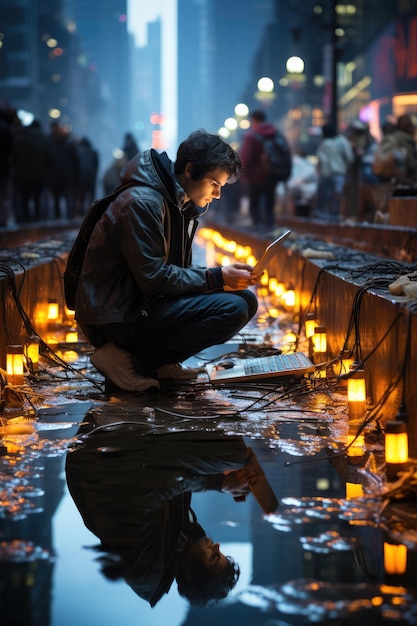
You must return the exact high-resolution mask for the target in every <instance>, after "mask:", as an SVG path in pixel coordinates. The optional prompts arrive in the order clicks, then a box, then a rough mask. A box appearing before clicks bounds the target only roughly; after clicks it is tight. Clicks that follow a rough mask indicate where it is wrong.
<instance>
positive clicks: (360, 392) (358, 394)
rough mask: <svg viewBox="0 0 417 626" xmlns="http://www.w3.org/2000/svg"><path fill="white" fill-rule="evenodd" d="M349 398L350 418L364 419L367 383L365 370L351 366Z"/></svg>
mask: <svg viewBox="0 0 417 626" xmlns="http://www.w3.org/2000/svg"><path fill="white" fill-rule="evenodd" d="M347 399H348V407H349V419H350V420H360V419H362V418H363V416H364V414H365V409H366V383H365V372H364V371H363V370H361V369H352V368H351V370H350V372H349V378H348V388H347Z"/></svg>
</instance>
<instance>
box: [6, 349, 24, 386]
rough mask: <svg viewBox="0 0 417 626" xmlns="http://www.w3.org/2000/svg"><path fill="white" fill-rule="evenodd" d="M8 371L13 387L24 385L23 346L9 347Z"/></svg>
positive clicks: (8, 377)
mask: <svg viewBox="0 0 417 626" xmlns="http://www.w3.org/2000/svg"><path fill="white" fill-rule="evenodd" d="M6 371H7V380H8V382H9V383H10V384H11V385H23V346H18V345H13V346H7V350H6Z"/></svg>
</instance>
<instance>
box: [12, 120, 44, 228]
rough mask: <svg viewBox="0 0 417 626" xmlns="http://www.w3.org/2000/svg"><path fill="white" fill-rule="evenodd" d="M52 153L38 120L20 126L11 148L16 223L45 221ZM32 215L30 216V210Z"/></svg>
mask: <svg viewBox="0 0 417 626" xmlns="http://www.w3.org/2000/svg"><path fill="white" fill-rule="evenodd" d="M50 167H51V152H50V149H49V142H48V138H47V136H46V134H45V133H44V132H43V130H42V126H41V123H40V122H39V120H36V119H35V120H33V122H32V123H31V124H29V126H21V127H20V129H19V130H18V131H17V132H16V135H15V138H14V146H13V182H14V187H15V191H16V221H17V222H29V221H30V220H31V219H33V221H39V220H41V219H45V218H46V215H47V196H46V189H47V182H48V171H49V168H50ZM32 205H33V212H32V214H31V206H32Z"/></svg>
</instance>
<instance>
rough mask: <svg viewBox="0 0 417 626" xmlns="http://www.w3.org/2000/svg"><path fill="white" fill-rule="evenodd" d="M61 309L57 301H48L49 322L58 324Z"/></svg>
mask: <svg viewBox="0 0 417 626" xmlns="http://www.w3.org/2000/svg"><path fill="white" fill-rule="evenodd" d="M58 313H59V307H58V302H57V301H56V300H52V299H50V300H48V322H56V321H57V320H58Z"/></svg>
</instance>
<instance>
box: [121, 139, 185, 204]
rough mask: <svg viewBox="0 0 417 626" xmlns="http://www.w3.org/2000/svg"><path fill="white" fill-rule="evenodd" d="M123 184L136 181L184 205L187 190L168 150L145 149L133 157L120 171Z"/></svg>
mask: <svg viewBox="0 0 417 626" xmlns="http://www.w3.org/2000/svg"><path fill="white" fill-rule="evenodd" d="M120 178H121V181H122V184H123V185H124V184H126V183H130V182H132V181H136V182H137V183H138V185H146V187H150V188H151V189H155V190H156V191H158V193H160V194H161V195H162V196H163V197H164V198H166V199H167V200H168V201H169V202H170V203H173V204H176V205H178V207H179V208H180V209H181V208H182V207H183V206H184V201H185V191H184V190H183V188H182V187H181V185H180V184H179V183H178V181H177V179H176V177H175V174H174V168H173V164H172V161H171V160H170V159H169V157H168V155H167V153H166V152H162V153H158V152H156V150H153V149H151V150H144V151H143V152H141V153H140V154H137V155H135V156H134V157H133V159H131V160H130V161H129V162H128V163H126V165H125V166H124V168H123V169H122V171H121V173H120Z"/></svg>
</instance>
